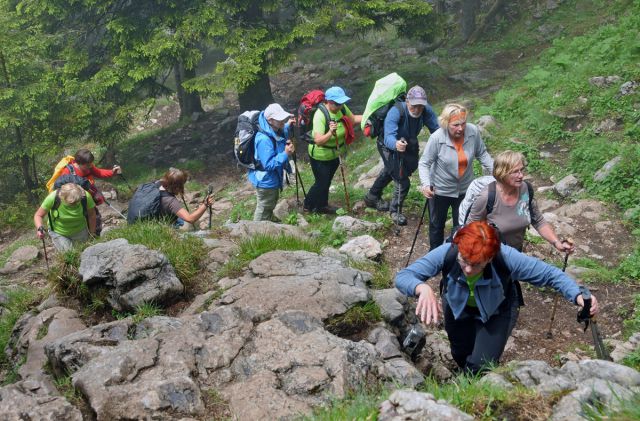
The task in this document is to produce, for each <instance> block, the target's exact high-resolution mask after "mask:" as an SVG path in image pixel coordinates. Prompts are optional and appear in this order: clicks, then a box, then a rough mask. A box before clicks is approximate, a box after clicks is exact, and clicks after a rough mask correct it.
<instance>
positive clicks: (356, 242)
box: [340, 235, 382, 260]
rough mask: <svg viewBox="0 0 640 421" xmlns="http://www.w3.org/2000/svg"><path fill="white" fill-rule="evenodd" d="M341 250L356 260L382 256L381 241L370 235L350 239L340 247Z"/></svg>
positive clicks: (375, 258)
mask: <svg viewBox="0 0 640 421" xmlns="http://www.w3.org/2000/svg"><path fill="white" fill-rule="evenodd" d="M340 251H341V252H343V253H346V254H347V255H348V256H349V257H351V258H352V259H355V260H367V259H369V260H378V259H379V258H380V257H381V256H382V247H381V246H380V243H379V242H378V240H376V239H375V238H373V237H372V236H370V235H361V236H359V237H356V238H353V239H351V240H349V241H348V242H346V243H345V244H343V245H342V247H340Z"/></svg>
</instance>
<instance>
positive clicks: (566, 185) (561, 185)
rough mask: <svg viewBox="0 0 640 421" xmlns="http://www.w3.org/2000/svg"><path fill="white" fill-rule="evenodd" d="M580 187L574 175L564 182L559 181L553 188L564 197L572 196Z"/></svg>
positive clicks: (567, 177) (566, 178) (564, 179)
mask: <svg viewBox="0 0 640 421" xmlns="http://www.w3.org/2000/svg"><path fill="white" fill-rule="evenodd" d="M579 187H580V182H579V181H578V179H577V178H576V177H575V176H573V175H568V176H566V177H565V178H563V179H562V180H560V181H558V182H557V183H556V184H555V186H553V188H554V189H555V191H556V192H557V193H558V194H559V195H561V196H563V197H568V196H571V195H572V194H574V193H575V192H576V191H578V188H579Z"/></svg>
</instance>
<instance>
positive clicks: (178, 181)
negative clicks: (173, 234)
mask: <svg viewBox="0 0 640 421" xmlns="http://www.w3.org/2000/svg"><path fill="white" fill-rule="evenodd" d="M188 179H189V173H188V172H187V171H183V170H180V169H178V168H169V171H167V172H166V173H164V175H163V176H162V178H161V179H160V181H159V182H158V184H159V186H158V187H159V189H160V216H163V217H167V218H168V220H169V221H170V222H171V223H172V224H174V225H175V226H176V227H179V226H182V225H184V222H185V221H186V222H188V223H190V224H195V223H196V221H197V220H198V219H200V217H202V215H204V212H205V211H206V210H207V209H208V208H209V207H211V205H213V197H212V196H207V197H205V198H204V200H203V201H202V203H200V205H199V206H198V207H197V208H196V209H195V210H194V211H193V212H191V213H189V211H188V210H187V208H186V207H185V204H183V203H184V185H185V184H186V183H187V180H188ZM177 196H180V197H181V198H182V202H180V200H178V197H177Z"/></svg>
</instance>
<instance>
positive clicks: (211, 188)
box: [204, 184, 213, 231]
mask: <svg viewBox="0 0 640 421" xmlns="http://www.w3.org/2000/svg"><path fill="white" fill-rule="evenodd" d="M211 193H213V186H212V185H211V184H209V187H208V189H207V197H205V199H204V200H205V201H206V200H207V199H208V198H209V196H211ZM211 209H212V206H211V205H209V231H211V213H212V212H211Z"/></svg>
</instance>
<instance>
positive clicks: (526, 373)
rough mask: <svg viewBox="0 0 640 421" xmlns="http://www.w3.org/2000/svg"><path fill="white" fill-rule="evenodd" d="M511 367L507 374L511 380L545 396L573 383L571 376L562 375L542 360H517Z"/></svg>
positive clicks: (565, 388)
mask: <svg viewBox="0 0 640 421" xmlns="http://www.w3.org/2000/svg"><path fill="white" fill-rule="evenodd" d="M512 367H513V368H512V370H511V372H510V373H509V374H510V376H511V377H512V379H513V380H516V381H518V382H519V383H521V384H522V385H524V386H526V387H530V388H534V389H536V390H537V391H538V392H540V393H541V394H543V395H545V396H548V395H551V394H553V393H556V392H560V391H563V390H568V389H571V388H572V387H573V384H574V383H573V381H572V379H571V378H568V377H567V376H564V375H562V372H560V371H559V370H556V369H554V368H552V367H550V366H549V365H548V364H547V363H545V362H544V361H536V360H526V361H518V362H516V363H515V364H513V365H512Z"/></svg>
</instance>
